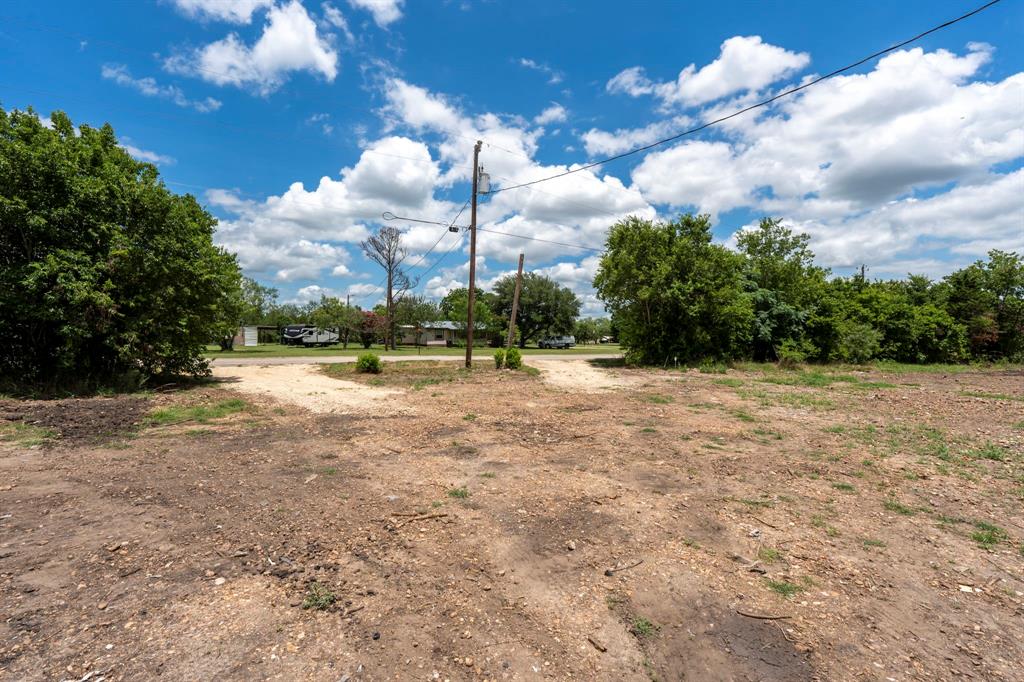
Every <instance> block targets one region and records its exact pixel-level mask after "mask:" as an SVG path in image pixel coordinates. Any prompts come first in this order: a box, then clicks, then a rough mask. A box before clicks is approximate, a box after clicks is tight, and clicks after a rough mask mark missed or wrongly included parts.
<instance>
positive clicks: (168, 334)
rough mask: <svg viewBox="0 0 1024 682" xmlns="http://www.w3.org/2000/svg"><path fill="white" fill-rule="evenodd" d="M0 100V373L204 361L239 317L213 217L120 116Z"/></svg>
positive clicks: (34, 378)
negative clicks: (85, 120) (172, 183)
mask: <svg viewBox="0 0 1024 682" xmlns="http://www.w3.org/2000/svg"><path fill="white" fill-rule="evenodd" d="M50 119H51V121H52V127H47V126H44V125H43V124H42V122H40V120H39V118H38V116H36V114H35V113H34V112H33V111H32V110H29V111H25V112H22V111H12V112H10V113H7V112H5V111H4V110H2V109H0V320H2V322H3V323H2V324H0V378H7V379H12V380H14V381H17V382H18V383H45V384H50V385H58V384H59V385H60V386H62V387H63V388H65V390H66V389H67V388H68V387H73V386H82V387H84V386H89V385H91V386H95V385H98V384H110V383H121V382H125V381H135V382H141V381H145V380H146V379H147V378H148V377H150V376H152V375H155V374H159V373H188V374H203V373H206V372H208V371H209V370H208V366H207V362H206V360H205V359H204V358H203V351H204V349H205V346H206V344H207V343H209V342H210V341H211V340H214V339H217V338H221V337H223V335H224V334H225V333H226V332H227V330H229V329H230V328H232V327H234V328H237V326H238V324H239V322H240V319H239V317H238V315H237V310H236V309H235V308H234V306H235V305H236V304H237V303H238V302H239V301H240V300H241V295H240V282H239V277H240V274H239V270H238V266H237V264H236V263H235V258H234V256H232V255H230V254H228V253H226V252H225V251H224V250H223V249H220V248H218V247H216V246H214V244H213V239H212V237H213V230H214V226H215V225H216V222H217V221H216V219H214V218H213V216H211V215H210V214H209V213H207V212H206V211H205V210H203V208H202V207H201V206H200V205H199V203H198V202H197V201H196V200H195V199H194V198H193V197H192V196H191V195H187V194H186V195H177V194H174V193H172V192H170V191H169V190H168V189H167V187H166V186H165V185H164V184H163V182H162V181H161V180H160V178H159V173H158V172H157V169H156V167H155V166H153V165H152V164H148V163H141V162H139V161H136V160H135V159H133V158H132V157H131V156H130V155H129V154H128V153H127V152H126V151H125V150H124V149H122V148H121V147H120V146H119V145H118V142H117V137H116V135H115V134H114V130H113V128H111V127H110V125H104V126H103V127H102V128H99V129H96V128H92V127H90V126H86V125H82V126H80V127H79V129H78V130H77V131H76V130H75V129H74V127H73V126H72V123H71V120H70V119H69V118H68V117H67V115H65V114H64V113H63V112H59V111H58V112H54V113H53V114H52V115H51V117H50Z"/></svg>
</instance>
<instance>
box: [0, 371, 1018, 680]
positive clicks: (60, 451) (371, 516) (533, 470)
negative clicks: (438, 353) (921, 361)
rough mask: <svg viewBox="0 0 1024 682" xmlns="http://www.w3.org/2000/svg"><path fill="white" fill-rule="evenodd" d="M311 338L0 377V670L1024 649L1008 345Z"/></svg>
mask: <svg viewBox="0 0 1024 682" xmlns="http://www.w3.org/2000/svg"><path fill="white" fill-rule="evenodd" d="M527 362H530V360H527ZM438 364H440V363H438ZM537 364H540V363H539V362H538V363H537ZM400 367H401V368H400ZM246 369H250V368H246ZM255 369H258V368H255ZM255 369H254V371H255ZM276 369H283V370H287V371H293V372H294V371H295V370H296V369H297V367H296V366H292V367H285V368H276ZM545 369H547V368H545ZM302 371H303V372H304V373H303V374H301V375H295V376H300V377H301V382H299V385H300V386H301V385H302V383H303V382H309V385H311V386H315V388H313V389H311V390H314V391H319V390H320V384H319V383H318V382H320V381H337V379H335V378H331V377H330V376H327V374H314V373H309V372H307V371H306V370H302ZM324 371H325V372H327V373H328V374H331V373H333V374H334V375H335V376H342V377H344V378H345V379H346V380H348V381H349V382H350V383H352V384H355V385H354V386H352V385H348V386H347V385H345V384H340V386H341V387H342V389H341V390H342V391H351V392H352V394H353V395H356V394H359V395H361V393H360V391H366V390H373V391H400V392H401V393H400V394H389V395H388V397H387V400H389V401H390V400H400V401H401V404H402V406H403V407H404V408H405V409H406V410H408V412H407V413H394V412H388V411H386V410H384V411H373V410H371V411H366V410H363V409H362V408H361V407H360V406H359V405H358V404H356V405H351V404H349V403H346V402H345V401H346V400H347V398H345V399H342V398H339V399H338V400H337V402H336V403H335V404H334V405H333V411H331V410H328V411H314V410H310V409H306V407H303V406H301V405H303V404H305V401H306V399H307V398H309V397H310V396H308V395H307V396H302V395H299V396H298V398H296V395H295V394H296V392H298V391H299V389H295V388H293V387H292V388H290V386H293V385H294V383H295V382H294V381H291V380H289V379H288V378H287V377H277V379H276V381H278V382H279V383H278V384H276V388H275V389H274V390H280V391H282V392H283V394H285V395H284V399H283V400H278V399H276V398H275V397H274V394H273V393H267V392H265V391H262V390H261V391H255V390H253V391H250V390H249V389H248V388H247V381H248V382H249V383H248V386H250V387H251V386H252V385H253V383H252V382H256V383H257V384H259V382H260V381H264V387H266V384H265V382H266V381H269V380H267V379H260V378H259V373H258V372H257V374H255V375H253V376H250V377H248V379H247V378H245V377H242V378H239V377H238V376H235V377H234V379H233V380H232V381H225V382H223V383H221V384H219V385H216V386H208V387H202V388H196V389H191V390H187V391H181V392H176V393H166V394H154V395H150V396H138V397H137V396H127V397H121V398H95V399H89V400H73V401H61V402H56V403H46V404H40V403H19V402H14V401H5V402H0V412H2V416H3V417H4V418H5V419H6V420H7V423H6V425H0V428H2V429H3V431H0V434H2V436H3V438H4V439H5V441H4V442H2V443H0V677H2V678H4V679H12V680H14V679H17V680H62V679H66V680H85V679H88V680H91V681H93V682H95V681H96V680H99V679H101V678H102V679H104V680H139V679H166V680H197V679H218V680H254V679H282V680H302V679H309V680H385V679H395V680H446V679H447V680H484V679H487V680H505V679H509V680H512V679H515V680H533V679H552V680H573V679H581V680H648V679H656V680H682V679H686V680H712V679H713V680H805V679H821V680H910V679H929V680H935V679H938V680H945V679H963V678H969V679H970V678H973V679H985V680H990V679H998V680H1020V679H1024V668H1022V667H1021V665H1020V661H1021V660H1024V545H1022V543H1024V511H1022V507H1021V500H1022V499H1024V373H1022V372H1021V371H1020V370H1019V369H1016V370H991V371H985V372H976V371H971V372H963V373H952V374H942V373H906V374H900V373H892V372H889V373H882V372H879V371H872V372H850V371H843V372H838V371H832V370H820V371H810V370H808V371H804V372H799V373H796V372H781V371H775V370H771V371H762V370H760V369H750V370H749V371H736V370H730V371H729V372H728V373H726V374H700V373H696V372H689V373H684V372H664V371H646V370H630V369H625V368H605V367H593V366H591V365H582V364H581V366H580V369H579V371H578V372H576V374H575V375H576V376H578V377H582V379H581V382H582V384H583V385H582V386H580V385H578V384H577V385H573V384H572V383H571V382H569V381H568V380H567V379H566V377H565V376H564V375H563V376H560V377H559V376H557V375H556V372H554V371H551V370H548V371H547V372H541V373H539V374H537V375H534V374H531V373H527V372H517V373H511V372H497V371H494V370H492V369H481V370H479V371H476V372H474V373H472V374H468V373H466V372H464V371H461V370H459V369H458V368H457V365H456V366H452V364H451V363H449V364H447V365H446V366H445V367H443V368H442V367H440V366H433V367H432V366H429V365H415V366H395V367H392V366H388V367H386V368H385V373H384V374H383V375H381V376H379V377H365V376H363V377H356V376H355V375H349V374H348V373H347V372H348V370H347V369H344V368H337V367H334V368H327V369H325V370H324ZM594 373H597V375H599V376H601V377H602V378H601V382H605V383H606V385H607V386H609V387H604V388H602V387H596V388H595V386H594V384H593V381H592V380H593V377H594ZM587 377H590V378H589V379H588V378H587ZM546 379H547V380H546ZM280 382H283V384H282V383H280ZM328 386H329V387H330V386H332V385H330V384H328ZM334 386H337V385H334ZM326 390H328V391H334V390H335V389H334V388H328V389H326ZM313 397H314V398H315V397H316V396H313ZM238 398H241V399H243V400H244V401H246V403H242V402H240V401H239V400H238ZM140 405H142V406H144V409H143V408H140ZM55 406H57V407H55ZM239 406H241V407H239ZM152 410H157V412H150V414H151V415H152V416H151V417H149V418H148V420H145V421H140V420H143V417H142V415H143V414H144V413H145V412H147V411H152ZM62 415H68V418H67V420H62V418H61V416H62ZM126 415H127V416H126ZM65 421H66V423H65ZM83 422H84V423H87V424H89V428H87V429H83V427H82V426H81V424H82V423H83ZM87 436H88V437H87ZM304 607H305V608H304Z"/></svg>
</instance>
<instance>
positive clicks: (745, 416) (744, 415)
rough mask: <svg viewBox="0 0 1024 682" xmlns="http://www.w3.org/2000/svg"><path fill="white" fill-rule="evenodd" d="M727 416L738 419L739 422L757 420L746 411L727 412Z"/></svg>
mask: <svg viewBox="0 0 1024 682" xmlns="http://www.w3.org/2000/svg"><path fill="white" fill-rule="evenodd" d="M729 414H731V415H732V416H734V417H736V418H737V419H739V420H740V421H741V422H756V421H757V419H755V418H754V415H752V414H750V413H749V412H747V411H746V410H729Z"/></svg>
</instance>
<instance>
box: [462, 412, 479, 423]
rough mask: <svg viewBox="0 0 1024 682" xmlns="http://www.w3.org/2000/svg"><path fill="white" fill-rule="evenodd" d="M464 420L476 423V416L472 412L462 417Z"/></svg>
mask: <svg viewBox="0 0 1024 682" xmlns="http://www.w3.org/2000/svg"><path fill="white" fill-rule="evenodd" d="M462 418H463V419H465V420H466V421H468V422H473V421H476V415H475V414H473V413H472V412H470V413H469V414H464V415H462Z"/></svg>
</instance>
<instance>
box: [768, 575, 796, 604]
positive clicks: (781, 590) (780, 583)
mask: <svg viewBox="0 0 1024 682" xmlns="http://www.w3.org/2000/svg"><path fill="white" fill-rule="evenodd" d="M765 584H766V585H768V589H770V590H771V591H772V592H776V593H778V594H780V595H782V596H783V597H785V598H786V599H789V598H790V597H792V596H794V595H796V594H798V593H799V592H801V591H803V589H804V588H802V587H800V586H799V585H796V584H794V583H791V582H789V581H787V580H771V579H768V578H766V579H765Z"/></svg>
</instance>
